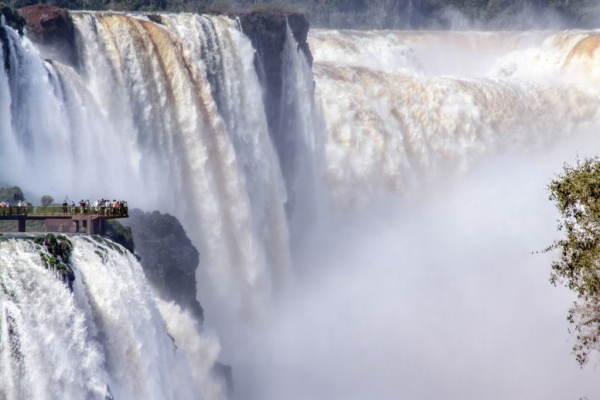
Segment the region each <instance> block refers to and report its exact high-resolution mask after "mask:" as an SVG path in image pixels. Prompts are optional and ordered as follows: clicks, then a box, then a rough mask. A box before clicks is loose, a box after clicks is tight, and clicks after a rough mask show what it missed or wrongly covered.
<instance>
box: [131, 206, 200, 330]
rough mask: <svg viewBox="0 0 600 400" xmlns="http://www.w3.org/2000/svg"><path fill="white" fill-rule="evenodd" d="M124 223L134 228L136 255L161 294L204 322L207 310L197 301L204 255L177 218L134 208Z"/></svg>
mask: <svg viewBox="0 0 600 400" xmlns="http://www.w3.org/2000/svg"><path fill="white" fill-rule="evenodd" d="M124 223H125V224H127V225H129V226H130V227H131V232H132V233H133V241H134V243H135V250H136V253H137V254H138V255H139V256H140V257H141V264H142V267H143V268H144V272H145V273H146V278H147V279H148V281H149V282H150V285H152V287H153V288H154V289H155V290H156V292H157V294H158V295H159V296H160V297H161V298H163V299H164V300H167V301H174V302H176V303H177V304H179V306H181V307H182V308H184V309H187V310H189V311H190V312H191V313H192V315H194V316H195V317H196V318H197V319H198V321H200V322H202V321H203V320H204V311H203V310H202V307H201V306H200V303H199V302H198V300H197V299H196V269H197V268H198V264H199V261H200V255H199V253H198V250H196V248H195V247H194V246H193V245H192V242H191V241H190V239H189V238H188V237H187V235H186V233H185V230H184V229H183V227H182V226H181V224H180V223H179V221H178V220H177V218H175V217H174V216H172V215H169V214H161V213H159V212H158V211H154V212H151V213H150V212H143V211H141V210H139V209H133V210H131V211H130V212H129V219H128V220H125V222H124Z"/></svg>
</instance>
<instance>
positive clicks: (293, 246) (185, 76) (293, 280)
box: [0, 12, 600, 400]
mask: <svg viewBox="0 0 600 400" xmlns="http://www.w3.org/2000/svg"><path fill="white" fill-rule="evenodd" d="M72 15H73V18H74V21H75V25H76V38H77V45H78V54H79V58H80V60H79V62H80V65H79V66H78V68H77V69H74V68H72V67H69V66H65V65H63V64H61V63H59V62H57V61H51V60H44V59H43V58H42V56H41V55H40V54H39V51H38V50H37V49H36V47H35V46H34V45H33V44H32V43H30V42H29V41H28V40H27V39H23V38H19V37H18V35H17V34H16V33H15V32H14V31H12V30H11V29H10V28H7V27H4V29H5V30H6V32H7V35H8V39H7V42H8V44H9V46H7V48H4V47H3V48H1V50H0V52H1V54H0V59H3V58H4V56H5V55H6V56H7V60H8V62H7V63H5V68H4V69H1V70H0V137H1V141H2V146H1V147H0V182H1V181H4V182H6V183H15V184H19V185H21V186H23V187H28V188H33V189H35V190H36V191H38V192H39V193H60V194H62V193H63V192H64V193H67V194H69V196H70V197H71V198H78V197H85V198H87V197H90V198H94V196H96V197H106V196H108V197H119V198H121V197H122V198H126V199H128V200H129V201H130V203H131V204H133V205H135V206H139V207H141V208H145V209H159V210H161V211H166V212H170V213H172V214H174V215H176V216H177V217H178V218H179V219H180V220H181V221H182V223H183V225H184V227H185V228H186V231H187V232H188V234H189V235H190V236H191V238H192V240H193V242H194V244H195V245H196V246H197V247H198V248H199V250H200V253H201V260H202V261H201V268H200V271H199V273H198V278H199V289H200V299H201V301H202V303H203V304H204V305H205V307H206V309H207V312H206V315H207V322H208V324H209V325H211V326H213V327H215V329H216V330H217V332H218V335H219V337H220V341H221V346H222V352H223V354H222V359H223V361H225V362H226V363H231V364H232V365H233V367H234V375H235V382H236V392H237V396H238V397H239V398H244V399H263V400H264V399H277V400H280V399H286V400H294V399H338V398H339V399H342V398H343V399H398V398H402V399H440V398H457V399H481V398H490V399H531V398H544V399H564V398H578V397H577V396H579V397H583V396H588V397H590V398H593V396H594V395H596V394H597V393H600V386H599V384H598V383H597V377H596V375H597V374H596V373H595V371H594V370H593V368H587V369H585V370H583V371H581V370H579V369H578V368H577V365H576V362H575V361H574V360H573V359H572V357H571V356H570V354H569V351H570V342H569V336H568V334H567V330H566V329H567V324H566V322H565V316H566V309H567V307H568V305H569V301H570V300H571V297H570V294H569V293H567V292H566V291H564V290H560V289H554V288H552V287H551V286H550V284H549V283H548V274H549V262H550V260H549V256H548V255H532V254H531V252H532V251H536V250H540V249H542V248H544V247H545V246H547V245H548V244H549V243H550V242H551V241H552V239H553V238H555V237H556V233H555V221H554V219H555V218H556V214H555V213H554V211H553V210H552V206H551V204H549V202H548V201H547V199H546V198H547V193H546V192H545V191H544V187H545V185H546V184H547V183H548V181H549V180H550V179H551V178H552V176H553V174H554V173H556V172H558V171H559V170H560V166H561V164H562V162H563V161H572V160H573V159H574V157H575V154H576V153H579V154H581V155H588V154H594V153H595V152H596V151H595V149H596V148H597V147H598V144H599V142H598V139H597V138H596V137H595V130H596V129H597V127H598V106H599V105H600V96H599V95H598V93H599V92H598V89H599V88H600V75H599V74H598V68H597V65H598V60H597V55H596V54H597V51H596V50H597V47H598V44H599V43H598V40H597V37H598V36H597V35H598V32H595V31H568V32H526V33H514V32H497V33H485V32H393V31H385V32H374V31H365V32H358V31H327V30H315V31H313V32H312V34H311V35H310V37H309V41H310V46H311V49H312V52H313V55H314V56H315V62H314V65H313V69H312V71H311V70H310V69H309V67H308V64H307V62H306V58H305V56H304V55H303V54H302V53H301V52H299V51H298V50H297V46H296V44H295V43H294V42H293V38H292V36H291V34H290V32H289V31H288V38H287V43H286V46H285V49H284V53H283V54H282V60H283V71H282V72H283V73H282V75H283V77H284V83H283V98H284V102H283V104H282V105H281V113H282V115H284V116H285V118H283V120H285V121H286V125H285V129H287V130H288V131H289V132H288V134H289V135H290V145H293V146H295V148H294V151H293V152H289V154H294V157H295V158H294V159H293V160H289V159H285V160H282V158H281V154H278V153H277V151H276V149H275V146H274V145H273V142H272V140H271V138H270V136H269V131H268V127H267V121H266V116H265V111H264V105H263V103H262V88H261V86H260V83H259V79H258V77H257V74H256V72H255V70H254V65H253V57H254V50H253V49H252V46H251V43H250V41H249V40H248V39H247V38H246V37H245V36H244V35H243V33H242V32H241V31H240V30H239V28H238V24H237V22H236V21H235V20H232V19H229V18H226V17H219V16H199V15H192V14H180V15H172V14H166V15H162V16H161V17H160V18H161V22H162V23H161V24H158V23H155V22H152V21H150V20H148V19H146V18H145V17H143V16H140V15H135V16H134V15H126V14H115V13H88V12H79V13H73V14H72ZM313 80H314V91H313ZM286 154H287V153H286ZM290 192H292V193H290ZM292 197H293V198H294V201H295V207H294V212H292V213H291V214H289V213H288V214H286V211H285V207H284V205H285V202H286V201H287V200H288V199H289V198H292ZM315 220H316V222H318V223H315ZM32 246H33V245H31V244H26V243H20V242H12V241H9V242H3V243H2V244H1V246H0V255H1V256H2V257H3V258H2V260H3V261H2V262H3V263H5V264H6V265H7V266H9V267H5V268H4V269H3V272H2V275H1V276H2V279H3V280H4V281H6V282H12V283H11V284H12V285H13V286H14V287H15V288H21V289H22V290H21V289H19V290H17V289H14V290H13V291H12V292H11V293H13V294H14V295H15V296H17V297H15V298H14V299H6V298H3V299H2V300H1V301H2V304H3V313H4V314H3V318H4V320H6V321H8V320H10V323H8V322H7V323H4V324H3V325H2V326H3V328H2V329H8V328H7V327H8V326H9V325H10V327H11V328H10V329H12V330H18V332H19V336H18V337H19V338H20V337H21V333H22V335H23V339H22V347H23V349H25V350H24V351H26V352H27V356H25V357H22V358H20V359H22V360H23V363H28V364H27V365H31V367H27V368H28V369H26V371H27V372H23V371H24V370H23V368H25V367H24V366H23V365H16V364H15V362H14V359H15V357H14V356H13V355H11V353H10V352H7V351H3V352H2V358H1V359H0V362H1V363H2V366H3V369H2V371H1V372H0V376H1V379H2V381H1V382H2V388H1V389H2V390H4V392H0V394H2V395H4V397H7V398H10V399H13V398H36V396H37V398H44V397H43V396H44V395H43V393H42V390H43V389H44V388H46V387H47V388H48V390H49V391H48V393H59V392H61V391H62V393H68V396H67V397H69V396H70V397H71V398H82V396H83V397H85V396H89V397H92V398H95V397H100V398H102V396H104V395H105V394H106V391H107V388H108V387H110V389H111V392H112V394H113V395H114V396H115V398H116V399H121V398H153V397H152V396H154V398H187V397H186V396H192V397H193V396H198V393H201V394H202V396H203V397H204V398H207V399H218V398H219V397H220V396H222V392H221V390H220V387H219V385H218V383H215V382H214V381H212V380H211V379H210V376H209V375H208V371H209V370H210V368H211V366H212V364H213V363H214V361H215V360H216V358H217V356H218V353H219V344H218V342H217V341H216V339H215V338H213V337H210V336H205V335H200V336H198V335H196V334H195V333H193V332H194V330H195V329H196V327H195V326H194V322H193V321H191V320H190V319H189V316H187V315H182V314H181V312H180V310H179V309H177V307H176V306H174V305H169V304H159V305H158V307H157V306H156V305H155V303H154V300H153V299H152V296H150V294H149V289H148V288H147V287H146V286H145V283H144V281H143V276H142V275H141V274H142V272H141V269H140V268H139V265H138V264H137V263H135V261H134V260H132V259H131V258H130V257H128V256H121V255H118V256H117V255H116V254H113V255H112V256H111V257H113V258H110V257H109V259H102V258H98V255H97V254H96V250H94V248H93V246H98V245H97V244H94V243H91V242H88V241H86V240H85V239H77V240H76V243H75V250H76V259H77V263H76V267H77V271H78V279H77V280H76V286H75V293H74V296H69V295H68V292H66V291H65V290H64V288H62V289H61V287H60V285H61V284H60V283H58V282H54V281H52V279H50V278H51V277H50V276H49V275H50V274H49V273H48V272H47V271H45V270H43V268H41V267H40V265H39V264H40V262H39V260H38V259H37V258H36V257H37V253H36V250H35V249H34V248H33V247H32ZM111 254H112V253H111ZM111 260H112V261H111ZM117 265H118V267H116V266H117ZM122 265H126V267H123V266H122ZM17 270H19V271H17ZM36 274H37V275H36ZM33 275H36V276H33ZM47 275H48V276H47ZM124 275H126V276H124ZM28 277H29V278H28ZM32 282H33V283H34V284H32ZM53 282H54V283H53ZM32 285H33V286H32ZM42 286H43V287H46V286H48V288H45V289H44V293H45V296H48V297H49V298H48V299H47V301H44V302H41V301H40V299H39V298H38V297H36V296H35V293H36V292H34V291H30V290H28V289H27V288H29V289H32V287H33V289H35V287H42ZM113 292H114V294H115V296H116V297H114V298H113V297H111V293H113ZM118 296H122V297H118ZM92 299H93V300H92ZM48 302H50V303H48ZM55 302H57V303H55ZM48 304H52V306H49V305H48ZM55 304H56V305H55ZM58 304H60V305H61V306H60V307H59V306H58ZM36 307H41V308H40V309H35V308H36ZM43 307H50V308H51V309H52V310H56V311H57V314H59V312H58V311H60V315H56V317H53V318H47V317H48V313H47V312H45V311H44V308H43ZM159 309H160V312H159ZM24 310H25V311H24ZM161 314H162V318H161ZM50 315H53V314H50ZM43 317H45V319H44V318H43ZM61 318H62V319H61ZM48 319H49V320H48ZM61 321H63V322H61ZM165 321H166V323H165ZM64 324H67V325H68V326H69V329H67V330H65V329H62V330H60V329H59V328H60V327H61V326H63V325H64ZM167 329H168V331H169V332H170V334H171V335H172V337H173V339H174V341H175V344H176V345H177V350H174V346H173V342H172V341H171V339H169V338H168V336H167V335H166V332H167ZM55 330H58V331H57V333H56V335H54V336H52V338H50V339H47V340H51V342H52V344H53V345H44V346H42V345H41V343H43V342H39V340H41V339H39V335H41V333H40V332H48V331H50V332H54V331H55ZM36 335H38V337H37V338H36ZM2 337H3V340H4V342H3V346H8V347H9V348H10V346H11V344H10V343H8V344H6V342H5V341H6V340H7V339H6V337H7V335H3V336H2ZM5 348H6V347H5ZM48 349H53V351H51V350H48ZM58 349H64V350H63V351H60V352H58ZM156 360H160V362H157V361H156ZM49 365H51V366H52V367H53V368H52V369H48V366H49ZM30 374H31V375H30ZM16 377H19V378H18V379H17V378H16ZM32 382H33V383H32ZM49 396H50V397H53V396H54V395H53V394H50V395H49ZM57 396H58V395H57ZM94 396H95V397H94Z"/></svg>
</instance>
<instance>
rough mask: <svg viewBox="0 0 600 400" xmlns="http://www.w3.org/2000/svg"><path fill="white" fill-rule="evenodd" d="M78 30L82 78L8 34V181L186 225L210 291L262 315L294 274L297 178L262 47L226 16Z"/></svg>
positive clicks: (97, 23)
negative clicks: (259, 54) (282, 143)
mask: <svg viewBox="0 0 600 400" xmlns="http://www.w3.org/2000/svg"><path fill="white" fill-rule="evenodd" d="M72 17H73V20H74V23H75V26H76V32H77V35H76V41H77V47H78V54H79V55H80V64H81V68H80V70H79V71H76V70H74V69H72V68H70V67H67V66H64V65H61V64H59V63H56V62H48V61H43V60H42V59H41V58H40V56H39V54H38V52H37V50H36V49H35V47H34V46H33V45H32V44H31V43H30V42H29V41H28V40H27V39H21V38H19V37H18V35H17V34H16V33H15V32H14V31H12V30H11V29H10V28H8V27H4V28H3V29H5V30H6V31H7V32H8V34H9V39H8V42H9V44H10V46H9V48H8V49H7V50H6V51H7V52H8V55H9V60H10V62H9V65H10V68H8V70H7V71H3V72H2V75H1V76H2V82H3V84H2V89H1V90H2V96H3V99H4V100H3V102H2V104H1V105H0V112H1V113H2V115H8V116H10V118H7V119H3V123H5V124H7V125H6V127H5V129H3V130H2V139H3V141H4V143H6V144H7V145H6V146H3V148H2V150H0V151H1V152H2V154H1V158H0V160H1V161H0V162H1V163H2V170H3V171H4V173H3V174H2V176H1V177H0V180H3V181H7V182H8V181H10V182H15V183H19V184H20V185H22V186H25V187H27V186H31V187H34V188H35V190H36V191H39V192H40V193H42V192H43V193H63V192H64V193H66V194H68V195H69V196H70V197H71V198H79V197H81V196H84V197H86V198H87V197H91V198H92V199H93V198H95V197H105V196H106V195H108V196H109V197H115V196H119V197H123V198H128V199H129V201H130V203H131V204H134V205H136V206H139V207H142V208H148V209H150V208H158V209H161V210H163V211H167V212H171V213H173V214H174V215H176V216H177V217H179V218H180V219H181V220H182V222H183V224H184V226H185V228H186V230H187V231H188V233H189V234H190V236H191V237H192V239H193V241H194V243H195V244H196V245H197V246H198V247H199V250H200V252H201V254H202V260H203V266H204V267H203V269H202V271H204V272H205V274H206V276H202V278H201V279H200V281H201V282H205V283H206V284H205V287H204V288H203V289H204V290H203V291H202V292H203V293H204V294H205V295H206V296H207V297H208V298H213V297H217V298H218V297H221V298H227V304H231V305H232V307H233V309H240V308H242V307H245V308H248V309H253V308H255V306H254V303H256V302H259V303H260V302H261V301H263V300H261V299H264V298H265V297H266V296H268V294H269V292H270V291H271V287H272V286H275V287H281V285H282V284H283V282H285V280H286V275H287V271H288V269H289V263H290V261H289V250H288V244H287V242H288V232H287V231H288V228H287V221H286V216H285V212H284V203H285V202H286V190H285V186H284V183H283V182H284V177H283V176H282V174H281V172H280V168H279V162H278V158H277V155H276V153H275V150H274V148H273V145H272V143H271V140H270V138H269V132H268V128H267V122H266V116H265V111H264V107H263V106H262V102H261V96H262V92H261V88H260V85H259V82H258V78H257V75H256V72H255V71H254V68H253V57H254V52H253V49H252V46H251V44H250V41H249V40H248V39H247V38H246V37H245V36H244V35H243V34H242V33H241V32H240V31H239V29H238V24H237V22H236V21H235V20H232V19H229V18H226V17H217V16H211V17H208V16H200V15H192V14H181V15H171V14H169V15H162V16H160V20H161V21H160V22H161V23H160V24H159V23H155V22H151V21H149V20H148V19H146V18H145V17H142V16H137V17H134V16H128V15H124V14H103V13H73V14H72ZM288 69H289V68H288ZM7 88H9V90H6V89H7ZM304 95H305V96H309V95H310V93H305V94H304ZM303 101H304V102H305V103H306V100H303ZM21 110H27V111H21ZM293 111H294V110H292V111H291V112H293ZM34 114H35V117H34ZM292 117H293V116H292ZM304 129H305V130H306V131H307V132H308V133H311V132H312V131H310V130H309V129H308V128H304ZM39 171H44V172H43V174H44V176H45V178H44V180H43V182H38V181H37V180H36V179H34V178H33V176H34V175H36V174H38V173H39ZM49 171H55V173H50V172H49ZM9 172H10V173H9ZM107 191H108V192H109V193H107ZM92 201H93V200H92ZM208 292H214V293H213V295H209V294H208ZM257 304H258V303H257Z"/></svg>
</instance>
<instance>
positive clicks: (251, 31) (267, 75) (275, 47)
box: [236, 11, 313, 142]
mask: <svg viewBox="0 0 600 400" xmlns="http://www.w3.org/2000/svg"><path fill="white" fill-rule="evenodd" d="M236 17H238V18H239V20H240V23H241V25H242V31H243V32H244V33H245V34H246V35H247V36H248V37H249V38H250V40H251V41H252V46H253V47H254V49H255V50H256V56H255V59H254V63H255V67H256V71H257V72H258V77H259V79H260V81H261V84H262V87H263V89H264V91H265V92H264V104H265V111H266V113H267V121H268V124H269V132H270V133H271V136H272V137H273V138H274V140H275V141H276V142H278V141H279V140H278V137H277V136H278V135H279V134H283V133H280V132H278V130H279V126H280V117H281V115H280V114H281V112H280V111H281V107H280V104H281V100H282V99H281V96H282V87H283V86H282V85H283V79H282V67H283V48H284V45H285V40H286V21H287V23H288V24H289V26H290V30H291V31H292V34H293V35H294V39H296V42H297V43H298V48H299V49H301V50H302V51H303V52H304V55H305V56H306V59H307V60H308V62H309V64H310V65H311V66H312V60H313V58H312V54H311V52H310V48H309V46H308V41H307V37H308V30H309V27H310V23H309V22H308V19H307V18H306V16H304V14H301V13H282V12H275V11H272V12H259V11H250V12H246V13H242V14H239V15H237V16H236Z"/></svg>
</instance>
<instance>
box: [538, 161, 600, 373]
mask: <svg viewBox="0 0 600 400" xmlns="http://www.w3.org/2000/svg"><path fill="white" fill-rule="evenodd" d="M548 188H549V189H550V193H551V194H550V200H552V201H553V202H555V205H556V207H557V208H558V210H559V212H560V214H561V219H560V221H559V225H558V230H559V231H561V232H564V233H565V236H566V237H565V238H563V239H560V240H557V241H555V242H554V243H553V244H552V245H551V246H550V247H548V248H547V249H546V251H551V250H554V249H557V250H559V258H558V259H557V260H555V261H553V262H552V274H551V277H550V282H552V283H553V284H554V285H556V284H557V283H561V284H564V285H566V286H567V287H568V288H569V289H571V290H572V291H574V292H575V294H576V295H577V301H576V302H574V304H573V306H572V307H571V308H570V309H569V312H568V317H567V319H568V321H569V322H570V323H571V324H573V333H574V334H575V335H576V343H575V345H574V346H573V352H574V353H575V357H576V359H577V361H578V362H579V364H580V365H581V366H583V365H584V364H585V363H587V362H588V360H589V357H590V355H591V354H592V353H594V352H597V351H600V160H599V159H598V158H586V159H584V160H583V161H582V160H579V159H578V160H577V162H576V164H575V166H571V165H568V164H565V165H564V172H563V173H562V174H560V175H558V176H557V178H556V179H554V180H553V181H552V182H551V183H550V185H549V186H548Z"/></svg>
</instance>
